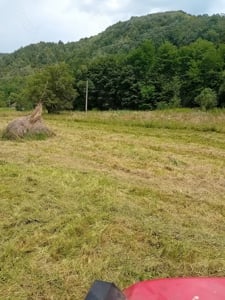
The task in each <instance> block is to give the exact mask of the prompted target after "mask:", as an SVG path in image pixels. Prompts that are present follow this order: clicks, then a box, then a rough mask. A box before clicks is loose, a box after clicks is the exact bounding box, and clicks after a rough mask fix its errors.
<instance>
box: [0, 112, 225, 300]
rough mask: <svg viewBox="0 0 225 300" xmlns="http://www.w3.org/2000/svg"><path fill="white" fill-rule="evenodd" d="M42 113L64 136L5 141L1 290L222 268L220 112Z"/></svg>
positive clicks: (24, 292) (70, 286)
mask: <svg viewBox="0 0 225 300" xmlns="http://www.w3.org/2000/svg"><path fill="white" fill-rule="evenodd" d="M18 115H21V113H18V112H14V111H10V112H9V111H7V110H0V131H1V132H2V131H3V129H4V128H5V126H6V125H7V122H8V121H9V120H11V119H12V118H14V117H16V116H18ZM44 117H45V120H46V123H47V125H48V126H49V127H50V128H51V129H53V130H54V132H55V133H56V136H54V137H51V138H49V139H46V140H25V141H6V140H0V176H1V177H0V178H1V180H0V205H1V210H0V238H1V244H0V299H84V297H85V295H86V293H87V291H88V288H89V287H90V285H91V283H92V282H93V281H94V280H95V279H102V280H108V281H113V282H115V283H116V284H117V285H118V286H119V287H121V288H125V287H126V286H129V285H131V284H132V283H134V282H136V281H139V280H144V279H150V278H159V277H176V276H224V275H225V251H224V249H225V239H224V230H225V222H224V217H225V184H224V178H225V129H224V128H225V112H224V111H214V112H208V113H206V112H204V113H203V112H198V111H189V110H185V111H184V110H178V111H158V112H88V113H87V114H85V113H76V112H75V113H64V114H60V115H52V116H48V115H45V116H44Z"/></svg>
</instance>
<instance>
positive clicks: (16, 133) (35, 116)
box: [3, 102, 54, 139]
mask: <svg viewBox="0 0 225 300" xmlns="http://www.w3.org/2000/svg"><path fill="white" fill-rule="evenodd" d="M36 135H44V136H52V135H54V133H53V132H52V131H51V130H50V129H49V128H48V127H47V126H46V125H45V124H44V122H43V119H42V104H41V102H40V103H39V104H38V105H37V106H36V108H35V109H34V111H33V112H32V114H31V115H28V116H24V117H21V118H17V119H14V120H13V121H11V122H10V123H9V124H8V125H7V127H6V129H5V130H4V132H3V138H6V139H18V138H25V137H28V136H29V137H32V136H36Z"/></svg>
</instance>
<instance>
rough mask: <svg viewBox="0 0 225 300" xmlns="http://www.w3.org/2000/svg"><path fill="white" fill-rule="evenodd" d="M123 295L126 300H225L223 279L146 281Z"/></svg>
mask: <svg viewBox="0 0 225 300" xmlns="http://www.w3.org/2000/svg"><path fill="white" fill-rule="evenodd" d="M123 293H124V294H125V296H126V297H127V300H225V277H221V278H220V277H219V278H218V277H217V278H210V277H209V278H201V277H200V278H169V279H156V280H147V281H142V282H139V283H136V284H134V285H132V286H130V287H128V288H127V289H125V290H124V291H123Z"/></svg>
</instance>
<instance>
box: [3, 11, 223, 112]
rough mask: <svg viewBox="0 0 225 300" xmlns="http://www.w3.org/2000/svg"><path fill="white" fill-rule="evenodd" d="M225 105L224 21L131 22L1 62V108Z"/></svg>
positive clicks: (153, 17) (181, 17)
mask: <svg viewBox="0 0 225 300" xmlns="http://www.w3.org/2000/svg"><path fill="white" fill-rule="evenodd" d="M87 81H88V87H89V88H88V106H89V109H100V110H105V109H156V108H170V107H196V106H200V107H201V108H202V109H208V108H212V107H215V106H218V107H223V106H225V16H224V15H213V16H208V15H200V16H192V15H189V14H186V13H184V12H182V11H176V12H166V13H156V14H150V15H147V16H143V17H132V18H131V19H130V20H128V21H126V22H119V23H117V24H115V25H113V26H111V27H109V28H107V29H106V30H105V31H104V32H102V33H100V34H98V35H96V36H93V37H91V38H85V39H82V40H80V41H78V42H72V43H67V44H64V43H63V42H61V41H59V42H58V43H45V42H40V43H38V44H32V45H29V46H27V47H24V48H21V49H19V50H17V51H15V52H14V53H11V54H4V55H3V54H1V55H0V106H12V105H13V106H15V107H16V108H17V109H30V108H31V107H32V106H33V105H34V104H35V103H36V102H37V101H39V100H40V99H42V101H43V103H44V104H45V107H46V109H47V110H48V112H55V111H60V110H64V109H80V110H83V109H84V102H85V93H86V84H87Z"/></svg>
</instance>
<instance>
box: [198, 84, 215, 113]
mask: <svg viewBox="0 0 225 300" xmlns="http://www.w3.org/2000/svg"><path fill="white" fill-rule="evenodd" d="M195 103H196V104H198V105H199V106H200V107H201V109H202V110H207V109H211V108H214V107H216V106H217V96H216V93H215V92H214V91H213V90H212V89H210V88H205V89H204V90H202V91H201V93H200V94H199V95H198V96H197V97H196V98H195Z"/></svg>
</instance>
